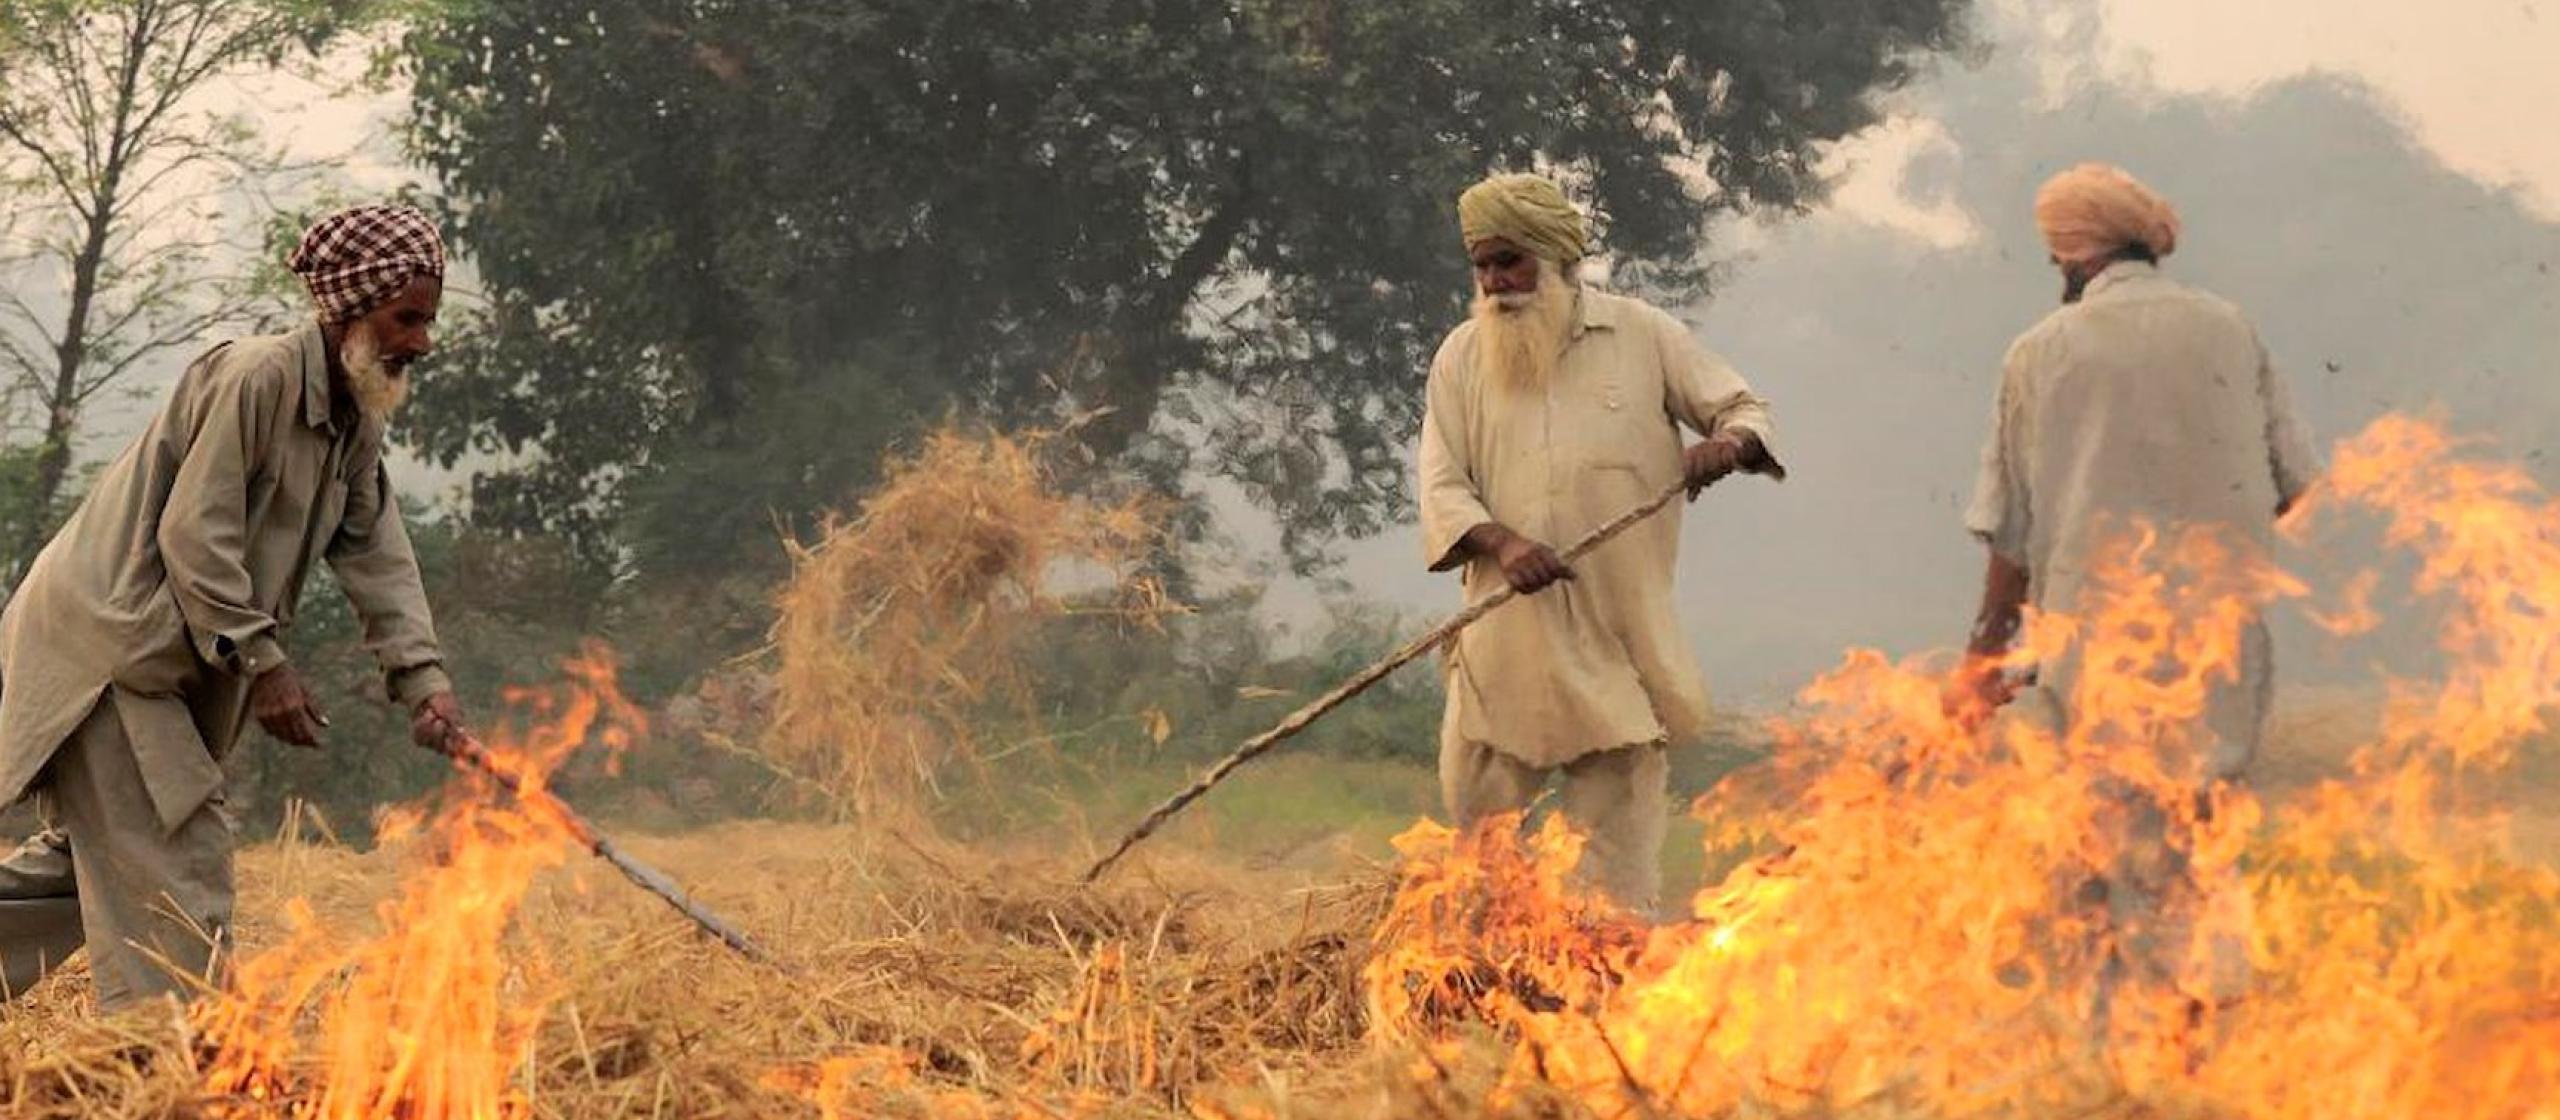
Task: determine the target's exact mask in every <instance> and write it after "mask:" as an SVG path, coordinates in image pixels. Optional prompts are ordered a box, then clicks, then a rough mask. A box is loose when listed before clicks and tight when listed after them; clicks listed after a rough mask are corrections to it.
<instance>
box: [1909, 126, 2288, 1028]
mask: <svg viewBox="0 0 2560 1120" xmlns="http://www.w3.org/2000/svg"><path fill="white" fill-rule="evenodd" d="M2035 215H2036V224H2037V226H2038V227H2039V228H2040V229H2041V230H2042V232H2043V234H2044V240H2045V244H2046V246H2047V247H2048V248H2049V249H2050V250H2051V253H2052V259H2053V263H2054V265H2055V267H2057V268H2059V269H2060V270H2061V272H2062V278H2063V291H2062V300H2063V306H2062V307H2061V308H2060V309H2059V310H2056V311H2054V312H2052V313H2051V314H2048V315H2046V316H2045V318H2044V320H2043V321H2042V322H2040V323H2037V324H2036V325H2035V327H2033V328H2032V329H2030V330H2028V331H2027V332H2026V333H2025V334H2024V335H2021V336H2020V337H2019V338H2018V339H2017V341H2016V342H2015V343H2014V344H2013V345H2012V346H2010V348H2009V353H2008V358H2007V361H2006V365H2005V368H2004V370H2003V372H2002V376H2001V384H2000V392H1999V398H1998V402H1997V407H1996V410H1995V412H1994V413H1993V417H1992V425H1991V433H1990V437H1989V439H1988V441H1987V442H1986V444H1985V445H1984V447H1983V451H1982V464H1981V471H1980V475H1979V479H1978V481H1977V483H1976V487H1975V491H1974V498H1973V503H1972V505H1971V507H1970V508H1969V509H1968V511H1967V512H1966V514H1965V525H1966V527H1967V528H1968V529H1970V530H1971V531H1972V532H1973V534H1974V535H1975V536H1976V537H1978V538H1979V539H1980V540H1981V541H1982V542H1983V543H1984V544H1985V545H1986V546H1988V548H1989V551H1990V561H1989V568H1988V571H1987V573H1986V574H1985V577H1984V592H1983V600H1982V606H1981V611H1980V614H1979V615H1978V616H1977V619H1976V622H1975V626H1974V630H1973V635H1972V640H1971V642H1970V643H1969V645H1968V657H1967V663H1966V667H1965V668H1964V669H1963V670H1962V671H1960V672H1959V674H1958V676H1957V680H1956V687H1955V688H1954V689H1952V690H1951V693H1950V696H1949V701H1950V704H1951V706H1952V707H1954V708H1955V709H1956V710H1958V711H1959V712H1960V713H1962V714H1965V715H1967V716H1968V717H1970V718H1974V719H1980V718H1984V717H1987V716H1988V715H1989V713H1990V712H1991V710H1992V709H1994V708H1996V707H1998V706H1999V705H2001V704H2003V703H2006V702H2007V701H2008V700H2010V699H2011V695H2010V691H2011V688H2012V686H2011V685H2010V684H2009V683H2008V678H2007V677H2006V676H2004V674H2002V673H2001V672H2000V671H1999V670H1998V668H1997V667H1996V664H1997V660H1998V659H1999V658H2000V657H2001V656H2002V655H2003V654H2004V653H2005V652H2006V651H2007V650H2008V649H2009V647H2010V645H2011V644H2012V642H2013V640H2014V639H2015V638H2016V636H2017V633H2018V628H2019V624H2020V619H2021V614H2022V612H2023V609H2024V607H2025V606H2026V605H2027V604H2029V603H2032V604H2034V605H2035V607H2036V609H2037V610H2039V611H2042V612H2050V613H2059V614H2065V615H2069V614H2075V613H2077V612H2078V611H2079V609H2080V606H2081V594H2082V591H2083V589H2084V585H2085V584H2086V581H2087V580H2088V578H2089V575H2090V570H2091V568H2092V567H2093V566H2094V565H2095V564H2096V563H2097V562H2098V561H2099V560H2100V559H2102V556H2101V553H2102V551H2103V550H2106V549H2108V548H2110V547H2114V546H2116V545H2118V544H2120V543H2121V541H2122V540H2123V534H2124V533H2126V532H2127V531H2129V530H2131V529H2132V528H2133V527H2134V526H2135V525H2136V524H2147V525H2148V526H2150V527H2152V528H2154V529H2157V530H2160V531H2162V532H2164V533H2166V532H2175V531H2180V530H2185V529H2192V528H2201V529H2204V530H2207V531H2209V532H2212V533H2215V534H2218V535H2219V536H2220V538H2221V539H2222V540H2223V541H2225V542H2226V543H2228V544H2230V545H2231V546H2233V547H2234V548H2236V549H2239V550H2243V551H2254V552H2255V553H2256V554H2258V555H2265V554H2266V553H2267V552H2269V551H2270V550H2272V549H2273V547H2274V544H2275V522H2276V519H2277V518H2278V517H2280V516H2282V515H2283V513H2284V512H2285V511H2286V510H2288V509H2290V508H2292V506H2293V504H2294V503H2295V502H2296V501H2298V500H2299V499H2300V498H2301V496H2302V494H2303V492H2304V490H2305V489H2306V488H2307V487H2309V485H2310V484H2311V481H2312V479H2313V478H2314V477H2315V476H2316V475H2317V474H2318V472H2319V470H2320V467H2319V463H2318V460H2317V458H2316V456H2315V454H2314V452H2313V451H2312V449H2311V446H2310V443H2309V441H2308V440H2307V439H2306V438H2305V436H2304V433H2303V429H2302V425H2301V424H2300V423H2299V422H2298V421H2297V420H2296V419H2295V417H2294V412H2293V404H2292V398H2291V394H2290V392H2289V390H2288V389H2287V387H2286V384H2285V379H2284V377H2283V376H2282V375H2281V374H2279V373H2278V372H2277V371H2276V369H2275V367H2274V365H2273V363H2271V362H2270V361H2269V360H2268V356H2267V350H2266V347H2265V345H2264V344H2262V343H2261V342H2260V341H2259V338H2258V333H2257V331H2256V330H2255V329H2254V328H2252V327H2251V326H2250V324H2249V321H2248V320H2247V319H2245V318H2243V317H2242V316H2241V314H2240V311H2239V309H2237V308H2235V307H2233V306H2232V305H2231V304H2229V303H2227V302H2224V301H2223V300H2221V299H2218V298H2216V297H2214V296H2212V295H2210V294H2207V293H2205V292H2202V291H2199V290H2197V289H2194V288H2190V287H2188V286H2186V285H2184V284H2180V283H2178V282H2177V281H2175V280H2172V279H2170V278H2169V277H2168V276H2167V275H2165V274H2163V273H2162V271H2161V269H2160V265H2159V261H2160V259H2161V258H2164V257H2166V256H2168V255H2169V254H2170V253H2172V252H2174V251H2175V250H2176V249H2177V247H2178V237H2179V223H2178V215H2177V212H2176V211H2175V210H2174V209H2172V208H2171V207H2170V205H2169V204H2168V202H2167V201H2165V200H2164V199H2162V198H2161V197H2160V196H2159V195H2158V194H2156V193H2154V192H2153V191H2152V190H2151V189H2150V188H2149V187H2147V186H2144V185H2143V184H2142V182H2141V181H2139V180H2137V179H2135V178H2134V177H2133V176H2132V175H2130V174H2127V173H2126V172H2125V171H2123V170H2122V169H2119V168H2116V167H2111V166H2107V165H2104V164H2095V163H2091V164H2082V165H2080V166H2078V167H2074V168H2071V169H2070V170H2068V171H2064V172H2062V173H2061V174H2059V175H2056V176H2054V177H2053V178H2052V180H2050V181H2049V182H2047V183H2045V184H2044V187H2043V189H2042V190H2040V191H2039V192H2037V195H2036V203H2035ZM2238 637H2239V649H2238V659H2237V660H2238V664H2237V666H2236V672H2235V673H2233V674H2232V676H2231V677H2230V678H2229V679H2228V680H2226V681H2223V682H2221V683H2220V684H2219V685H2218V686H2217V687H2215V688H2214V690H2213V694H2212V695H2211V696H2210V697H2209V698H2208V701H2207V704H2206V710H2205V712H2204V713H2203V719H2202V721H2201V723H2202V730H2203V732H2204V734H2203V735H2202V736H2201V739H2200V748H2201V749H2200V752H2199V753H2200V756H2201V757H2200V758H2199V764H2200V770H2201V772H2200V773H2198V774H2197V775H2196V780H2197V782H2198V783H2199V785H2200V786H2210V785H2212V784H2215V783H2222V782H2231V781H2236V780H2237V779H2239V778H2240V777H2241V775H2242V773H2243V770H2244V768H2245V767H2246V766H2247V765H2248V763H2249V760H2250V758H2251V756H2252V755H2254V754H2255V753H2256V751H2257V747H2258V739H2259V734H2260V730H2261V727H2262V725H2263V724H2264V722H2265V718H2266V710H2267V704H2268V701H2269V699H2270V694H2271V691H2272V688H2273V676H2272V673H2273V660H2272V652H2273V651H2272V648H2271V643H2270V641H2269V638H2268V635H2267V630H2266V626H2265V624H2264V622H2263V621H2262V620H2259V619H2256V618H2251V619H2247V620H2245V621H2244V622H2243V624H2242V626H2241V629H2240V633H2239V636H2238ZM2075 677H2076V672H2075V666H2074V665H2073V664H2071V662H2070V659H2069V658H2064V659H2062V663H2061V664H2047V665H2042V666H2039V667H2037V670H2036V673H2035V684H2034V685H2033V686H2032V687H2031V688H2030V689H2029V691H2028V693H2027V694H2026V695H2025V696H2022V697H2020V699H2024V700H2028V701H2031V702H2030V703H2025V704H2022V705H2021V708H2023V709H2025V712H2024V713H2022V714H2028V715H2031V716H2032V717H2034V718H2040V719H2043V720H2045V721H2047V722H2049V723H2050V722H2054V721H2067V720H2068V719H2069V708H2070V704H2069V701H2070V698H2071V696H2072V691H2073V684H2074V680H2075ZM2136 815H2137V816H2139V817H2143V818H2145V819H2146V820H2145V823H2142V824H2139V825H2138V826H2137V829H2136V831H2137V832H2138V833H2142V834H2148V835H2149V836H2151V837H2152V838H2153V839H2154V840H2156V838H2157V834H2158V832H2159V828H2160V826H2161V821H2160V820H2159V818H2158V814H2157V807H2156V806H2140V807H2137V809H2136ZM2154 870H2155V871H2156V868H2155V869H2154ZM2119 871H2120V873H2118V874H2114V875H2112V876H2110V878H2111V880H2112V881H2111V883H2110V890H2111V893H2110V896H2109V897H2110V906H2111V907H2112V908H2113V909H2114V910H2115V911H2116V912H2117V913H2118V914H2119V915H2133V914H2137V913H2141V912H2144V911H2146V910H2147V909H2148V908H2150V907H2151V906H2153V905H2154V904H2156V903H2157V902H2158V896H2159V895H2160V893H2161V892H2162V891H2163V890H2164V889H2165V887H2164V883H2163V881H2162V880H2161V879H2160V877H2159V875H2158V874H2156V873H2153V872H2141V873H2134V872H2130V871H2125V870H2124V869H2119ZM2222 948H2229V947H2227V946H2226V947H2222ZM2225 955H2226V956H2227V955H2228V954H2225ZM2153 963H2155V964H2156V963H2158V962H2157V960H2155V961H2154V962H2153ZM2223 963H2224V966H2225V970H2226V971H2228V970H2229V968H2230V967H2236V966H2234V965H2233V962H2230V961H2225V962H2223ZM2222 986H2227V980H2226V982H2225V983H2224V984H2223V985H2222Z"/></svg>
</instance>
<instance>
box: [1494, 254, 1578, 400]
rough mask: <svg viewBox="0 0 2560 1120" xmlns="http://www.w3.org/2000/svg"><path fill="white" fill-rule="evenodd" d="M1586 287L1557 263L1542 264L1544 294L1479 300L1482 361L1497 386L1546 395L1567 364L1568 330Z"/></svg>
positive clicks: (1540, 281) (1540, 285)
mask: <svg viewBox="0 0 2560 1120" xmlns="http://www.w3.org/2000/svg"><path fill="white" fill-rule="evenodd" d="M1580 294H1581V289H1580V288H1579V287H1577V286H1576V285H1575V284H1574V282H1573V281H1572V280H1570V279H1567V278H1566V277H1565V275H1564V270H1563V269H1561V268H1558V267H1556V264H1555V262H1553V261H1547V260H1541V261H1539V262H1538V290H1537V291H1534V292H1513V293H1507V294H1504V295H1498V296H1488V295H1479V296H1477V297H1476V302H1475V309H1474V314H1473V316H1472V317H1473V318H1474V319H1475V323H1476V362H1477V368H1478V370H1479V372H1481V373H1483V374H1484V375H1485V376H1487V377H1489V378H1491V379H1492V382H1493V384H1495V385H1497V386H1499V387H1501V388H1503V389H1505V390H1511V391H1518V392H1528V393H1537V392H1543V391H1545V389H1546V387H1547V383H1548V382H1549V381H1552V380H1554V379H1555V373H1556V366H1557V365H1559V364H1561V363H1562V362H1563V360H1564V346H1565V336H1566V332H1568V331H1569V330H1571V329H1572V327H1573V311H1574V305H1575V303H1576V301H1577V297H1579V295H1580Z"/></svg>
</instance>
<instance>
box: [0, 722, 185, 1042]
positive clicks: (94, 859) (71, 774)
mask: <svg viewBox="0 0 2560 1120" xmlns="http://www.w3.org/2000/svg"><path fill="white" fill-rule="evenodd" d="M36 790H37V796H38V797H39V798H40V799H41V801H42V803H43V805H44V808H45V816H46V818H47V822H48V824H49V826H50V827H48V828H47V829H46V830H45V831H43V832H40V833H37V834H36V835H35V836H34V837H33V838H30V839H29V840H28V841H27V842H26V843H24V844H22V845H20V846H19V847H18V849H17V850H16V851H14V852H11V853H9V855H8V856H7V857H6V858H5V859H0V982H5V983H6V984H7V992H6V995H7V996H8V997H10V998H14V997H15V996H17V995H18V994H20V993H23V992H25V991H26V990H27V989H28V988H29V987H32V986H33V985H34V984H35V982H36V981H37V980H39V979H42V978H43V977H44V975H45V973H47V972H49V971H51V970H52V969H53V968H54V967H55V966H57V965H59V964H61V963H62V960H63V958H64V957H66V956H68V955H69V954H70V952H71V950H72V949H75V948H78V947H79V946H80V945H81V943H82V942H83V941H85V942H87V944H88V946H89V969H90V974H91V975H92V976H93V977H94V978H95V980H96V982H97V986H98V1006H99V1008H100V1009H101V1010H106V1011H114V1010H118V1009H120V1008H124V1007H128V1006H131V1005H133V1004H135V1003H139V1002H141V1001H144V1000H147V999H151V998H153V997H156V996H159V995H162V994H164V993H176V994H178V995H179V996H181V997H184V996H186V995H189V994H191V992H192V991H193V987H194V984H195V983H198V982H203V981H206V980H208V979H209V978H211V977H212V976H213V972H214V969H215V968H216V966H217V962H218V961H219V958H220V957H222V956H224V955H226V954H224V953H222V952H220V951H219V950H220V949H221V948H223V947H224V946H226V945H227V943H228V938H229V930H230V924H231V905H232V885H231V827H230V825H229V823H228V822H226V821H225V820H224V818H223V816H222V801H221V798H220V797H219V796H216V797H215V798H214V799H213V800H212V801H209V802H207V803H206V804H205V805H204V806H202V807H201V808H198V809H197V810H196V812H195V815H193V816H191V817H188V818H187V819H186V821H184V822H183V823H181V824H180V825H179V826H178V828H177V830H176V831H174V832H163V831H162V830H161V827H160V818H159V816H158V814H157V813H155V812H154V811H153V809H152V805H151V797H150V794H148V793H147V792H145V791H144V789H143V785H142V771H141V769H140V768H139V766H138V765H137V764H136V763H135V761H134V752H133V747H132V744H131V743H130V741H128V740H127V739H126V738H125V730H124V725H123V723H122V722H121V721H119V720H118V719H117V718H116V709H115V702H114V701H113V700H112V699H108V698H102V699H100V700H99V702H98V707H97V708H96V709H95V710H94V711H91V712H90V713H89V718H88V719H86V720H84V721H82V722H81V724H80V727H79V729H78V730H76V731H74V732H72V735H71V739H70V741H68V742H66V743H64V744H63V745H62V748H61V749H60V750H58V751H56V752H55V753H54V756H53V760H52V761H51V762H49V763H47V764H46V767H45V771H44V773H43V774H42V775H41V776H40V777H38V779H37V781H36Z"/></svg>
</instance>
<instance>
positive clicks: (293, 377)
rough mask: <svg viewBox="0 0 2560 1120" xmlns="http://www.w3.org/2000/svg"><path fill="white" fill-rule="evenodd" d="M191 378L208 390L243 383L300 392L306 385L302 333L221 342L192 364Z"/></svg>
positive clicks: (258, 336)
mask: <svg viewBox="0 0 2560 1120" xmlns="http://www.w3.org/2000/svg"><path fill="white" fill-rule="evenodd" d="M187 379H188V380H190V381H194V382H197V383H198V384H199V385H200V386H201V387H202V388H203V389H206V390H210V389H212V388H214V387H216V386H222V385H230V384H240V385H242V386H243V387H245V388H247V389H250V390H252V391H272V392H276V393H279V394H281V393H284V392H287V391H297V390H299V389H300V387H301V384H302V336H301V332H299V331H288V332H285V333H283V334H262V335H251V336H249V337H246V338H235V339H226V340H224V341H221V342H217V343H215V344H213V345H212V346H210V347H207V348H206V349H205V351H204V352H203V353H202V354H199V355H197V357H196V360H195V361H194V362H192V363H190V364H189V366H188V370H187Z"/></svg>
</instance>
